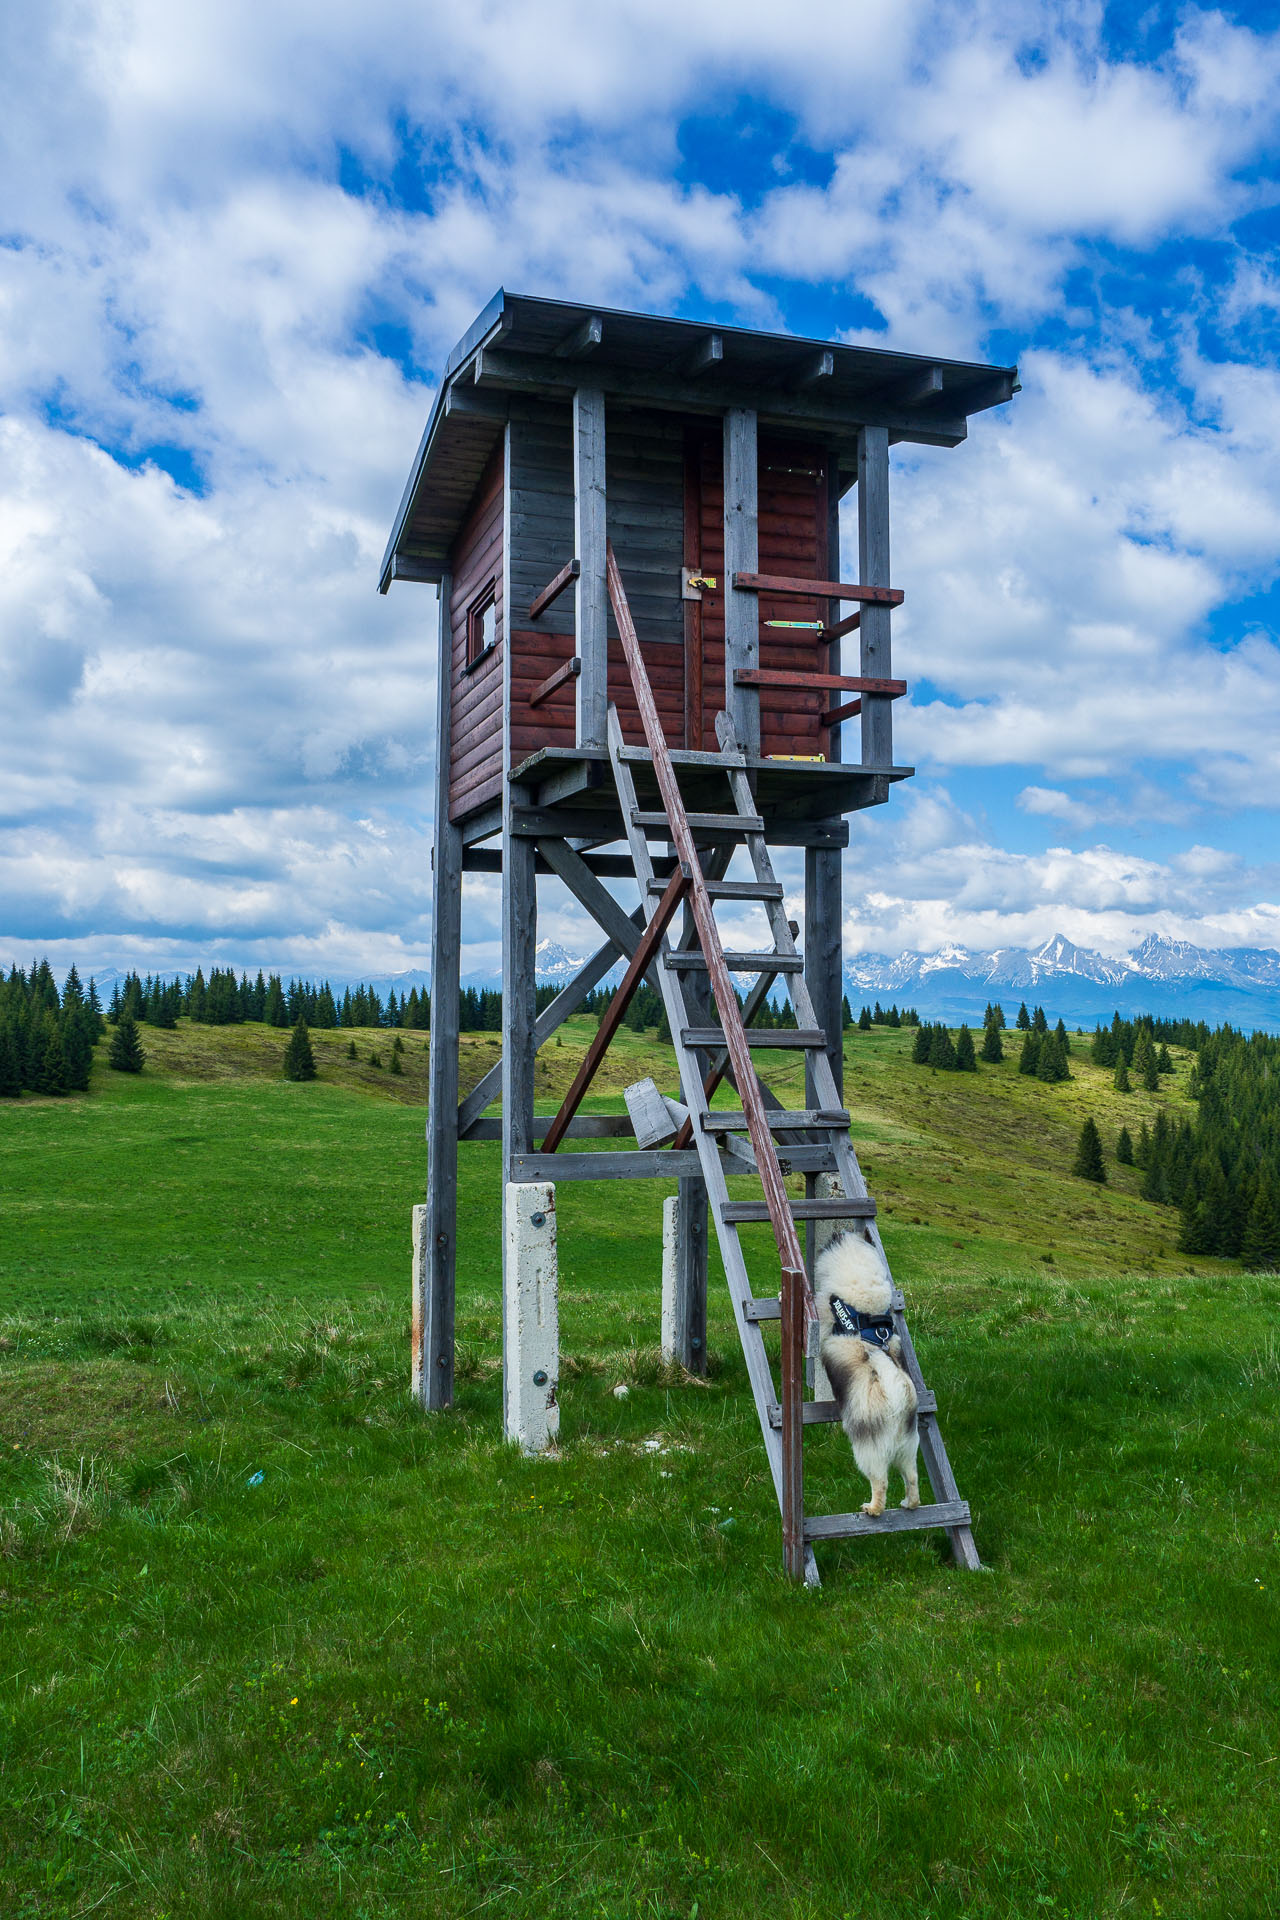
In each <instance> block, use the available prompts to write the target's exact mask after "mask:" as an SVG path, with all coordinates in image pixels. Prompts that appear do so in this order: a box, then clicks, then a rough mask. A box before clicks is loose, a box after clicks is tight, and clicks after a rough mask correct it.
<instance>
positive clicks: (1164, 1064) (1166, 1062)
mask: <svg viewBox="0 0 1280 1920" xmlns="http://www.w3.org/2000/svg"><path fill="white" fill-rule="evenodd" d="M1156 1072H1157V1073H1172V1072H1173V1056H1172V1055H1171V1054H1170V1052H1169V1049H1168V1047H1167V1046H1164V1045H1162V1046H1161V1048H1160V1051H1159V1053H1158V1054H1157V1055H1156Z"/></svg>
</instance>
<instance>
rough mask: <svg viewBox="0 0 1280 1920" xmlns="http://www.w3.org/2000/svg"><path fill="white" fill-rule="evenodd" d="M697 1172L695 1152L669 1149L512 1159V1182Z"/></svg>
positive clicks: (655, 1177) (660, 1176) (635, 1177)
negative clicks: (676, 1151) (513, 1160)
mask: <svg viewBox="0 0 1280 1920" xmlns="http://www.w3.org/2000/svg"><path fill="white" fill-rule="evenodd" d="M699 1171H700V1162H699V1160H698V1156H697V1154H696V1153H673V1152H672V1151H671V1148H670V1147H655V1148H654V1149H653V1150H652V1151H651V1152H645V1151H644V1149H643V1148H641V1147H631V1148H629V1149H627V1150H626V1151H624V1152H621V1153H616V1152H605V1153H595V1152H593V1151H590V1150H588V1151H587V1152H585V1153H548V1152H547V1151H546V1150H545V1149H544V1150H543V1152H541V1153H522V1154H519V1155H517V1157H516V1160H515V1172H514V1173H513V1175H512V1179H514V1180H556V1181H559V1180H645V1179H648V1180H671V1179H672V1178H674V1177H675V1176H676V1175H679V1176H680V1177H681V1178H683V1177H685V1176H686V1175H688V1174H695V1173H698V1172H699Z"/></svg>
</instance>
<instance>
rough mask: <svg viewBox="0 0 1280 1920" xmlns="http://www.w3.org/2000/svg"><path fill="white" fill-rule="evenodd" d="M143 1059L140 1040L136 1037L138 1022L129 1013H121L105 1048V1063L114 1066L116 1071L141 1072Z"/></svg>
mask: <svg viewBox="0 0 1280 1920" xmlns="http://www.w3.org/2000/svg"><path fill="white" fill-rule="evenodd" d="M145 1059H146V1055H145V1054H144V1053H143V1051H142V1042H141V1040H139V1038H138V1023H137V1021H136V1020H135V1019H134V1017H133V1015H132V1014H131V1013H122V1014H121V1015H120V1018H119V1020H117V1022H116V1030H115V1032H114V1033H113V1034H112V1036H111V1045H110V1047H109V1048H108V1049H107V1065H108V1066H109V1067H114V1068H115V1070H116V1072H117V1073H141V1072H142V1063H143V1061H144V1060H145Z"/></svg>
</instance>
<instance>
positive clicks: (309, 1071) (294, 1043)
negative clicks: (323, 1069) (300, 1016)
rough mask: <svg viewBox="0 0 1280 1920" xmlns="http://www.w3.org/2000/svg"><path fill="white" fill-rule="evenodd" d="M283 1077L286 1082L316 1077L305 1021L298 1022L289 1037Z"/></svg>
mask: <svg viewBox="0 0 1280 1920" xmlns="http://www.w3.org/2000/svg"><path fill="white" fill-rule="evenodd" d="M284 1077H285V1079H286V1080H314V1079H315V1077H316V1057H315V1054H314V1053H313V1052H312V1051H311V1035H310V1034H309V1033H308V1032H307V1023H306V1021H305V1020H299V1021H298V1023H297V1025H296V1026H295V1027H294V1029H293V1032H292V1033H291V1034H290V1035H289V1044H288V1046H287V1047H286V1048H285V1050H284Z"/></svg>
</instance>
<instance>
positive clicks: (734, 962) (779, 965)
mask: <svg viewBox="0 0 1280 1920" xmlns="http://www.w3.org/2000/svg"><path fill="white" fill-rule="evenodd" d="M724 963H725V965H726V967H728V969H729V971H730V973H803V972H804V961H803V959H802V958H801V957H800V955H799V954H798V953H738V952H728V951H726V953H725V956H724ZM663 965H664V966H667V967H675V968H676V969H677V970H680V971H683V972H685V973H705V972H706V966H707V959H706V955H705V954H702V953H699V952H698V951H697V950H696V948H693V947H681V948H679V949H678V950H676V951H674V952H671V953H667V954H664V955H663ZM751 1033H752V1029H751V1028H750V1027H748V1028H747V1037H748V1039H749V1038H750V1037H751Z"/></svg>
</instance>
